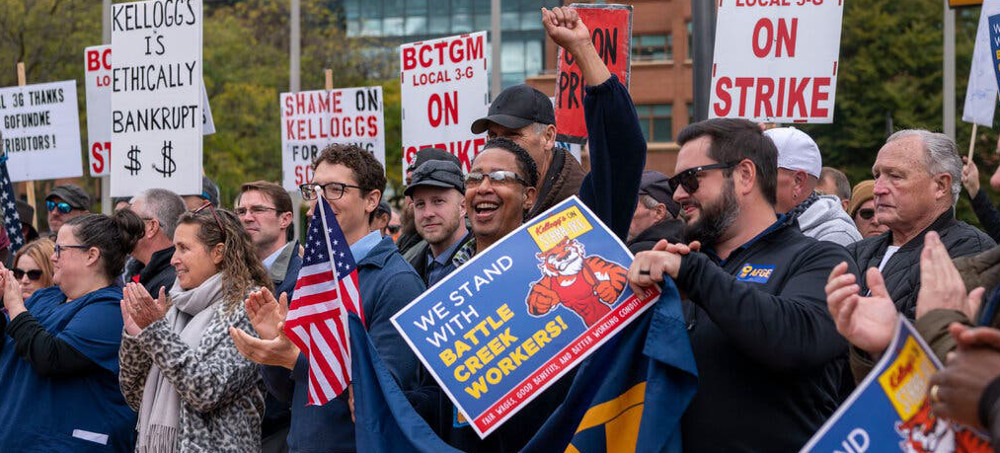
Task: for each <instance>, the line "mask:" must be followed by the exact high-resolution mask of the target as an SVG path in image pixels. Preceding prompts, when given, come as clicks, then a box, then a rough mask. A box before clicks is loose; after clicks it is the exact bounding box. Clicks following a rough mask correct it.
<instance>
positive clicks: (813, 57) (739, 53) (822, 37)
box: [708, 0, 844, 123]
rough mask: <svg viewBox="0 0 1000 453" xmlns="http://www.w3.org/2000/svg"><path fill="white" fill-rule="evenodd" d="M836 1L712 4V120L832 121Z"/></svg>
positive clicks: (839, 13)
mask: <svg viewBox="0 0 1000 453" xmlns="http://www.w3.org/2000/svg"><path fill="white" fill-rule="evenodd" d="M843 16H844V5H843V1H842V0H796V1H786V2H767V3H765V2H759V1H749V0H726V1H720V2H719V9H718V22H717V23H716V33H715V62H714V63H713V64H712V88H711V93H712V97H711V101H710V102H711V103H710V104H709V109H708V110H709V116H710V117H712V118H720V117H722V118H746V119H750V120H753V121H759V122H769V123H832V122H833V106H834V99H835V98H836V94H837V70H838V68H837V64H838V63H839V58H840V26H841V22H842V20H843Z"/></svg>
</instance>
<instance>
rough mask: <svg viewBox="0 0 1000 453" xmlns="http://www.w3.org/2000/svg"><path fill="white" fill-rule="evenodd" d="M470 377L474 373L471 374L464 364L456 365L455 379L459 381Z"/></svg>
mask: <svg viewBox="0 0 1000 453" xmlns="http://www.w3.org/2000/svg"><path fill="white" fill-rule="evenodd" d="M470 377H472V375H471V374H469V372H468V371H465V366H464V365H459V366H457V367H455V379H456V380H457V381H458V382H465V381H466V380H468V379H469V378H470Z"/></svg>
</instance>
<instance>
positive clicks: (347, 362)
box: [313, 186, 361, 385]
mask: <svg viewBox="0 0 1000 453" xmlns="http://www.w3.org/2000/svg"><path fill="white" fill-rule="evenodd" d="M313 190H314V191H316V207H317V208H319V218H320V220H321V221H322V222H323V244H324V245H326V253H327V255H329V256H330V270H331V272H333V281H334V282H335V285H334V286H335V287H336V290H337V300H339V301H340V302H341V304H340V305H341V307H342V309H341V310H340V321H341V322H342V323H343V325H344V335H345V337H344V338H345V339H348V341H347V344H345V345H344V352H345V354H344V366H345V367H346V368H345V369H346V370H347V376H344V377H345V378H346V380H347V384H348V385H350V381H351V377H350V374H351V344H350V340H349V338H350V334H351V332H350V329H348V324H347V323H348V320H347V304H345V303H343V302H344V298H343V297H341V295H340V276H339V274H338V272H337V260H336V258H335V256H336V255H335V254H334V253H333V247H331V246H330V233H329V232H330V227H329V226H328V224H327V220H326V206H328V203H327V201H326V198H324V197H323V189H321V188H319V186H313ZM313 215H316V214H315V213H313ZM345 240H346V238H345ZM345 245H346V244H345ZM360 305H361V304H360V301H359V303H358V310H361V306H360Z"/></svg>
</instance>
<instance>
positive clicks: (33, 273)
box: [11, 267, 42, 281]
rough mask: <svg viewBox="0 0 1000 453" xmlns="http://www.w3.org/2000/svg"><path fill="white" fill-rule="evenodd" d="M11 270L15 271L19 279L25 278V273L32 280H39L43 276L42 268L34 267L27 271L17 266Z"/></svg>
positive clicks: (15, 276) (15, 275)
mask: <svg viewBox="0 0 1000 453" xmlns="http://www.w3.org/2000/svg"><path fill="white" fill-rule="evenodd" d="M11 271H12V272H14V278H16V279H18V280H20V279H22V278H24V275H25V274H27V275H28V280H31V281H37V280H38V279H40V278H42V270H41V269H32V270H30V271H26V270H23V269H18V268H16V267H15V268H13V269H11Z"/></svg>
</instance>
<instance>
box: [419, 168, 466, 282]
mask: <svg viewBox="0 0 1000 453" xmlns="http://www.w3.org/2000/svg"><path fill="white" fill-rule="evenodd" d="M404 193H405V194H406V196H408V197H410V199H411V200H413V214H414V220H415V221H416V225H417V233H419V234H420V237H422V238H424V241H425V242H427V245H425V246H423V247H421V248H420V249H421V250H420V252H418V253H417V256H415V257H414V258H413V259H412V260H410V265H412V266H413V269H414V270H415V271H417V274H419V275H420V277H421V278H423V280H424V283H425V284H426V285H427V286H428V287H429V286H432V285H434V284H435V283H437V282H438V281H439V280H441V279H442V278H444V277H446V276H447V275H448V274H450V273H451V272H452V271H454V270H455V268H456V267H457V266H456V265H455V263H454V261H453V260H454V258H455V254H456V253H458V250H459V249H460V248H461V247H462V246H463V245H464V244H465V243H467V242H469V241H471V240H472V233H470V232H469V231H468V229H467V228H466V226H465V213H466V211H465V182H464V181H463V176H462V169H461V168H459V167H458V166H457V165H455V164H454V163H452V162H449V161H435V160H432V161H427V162H425V163H424V164H423V165H421V166H420V167H418V168H417V170H416V171H414V172H413V179H412V180H411V181H410V185H409V186H407V187H406V191H405V192H404Z"/></svg>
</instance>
